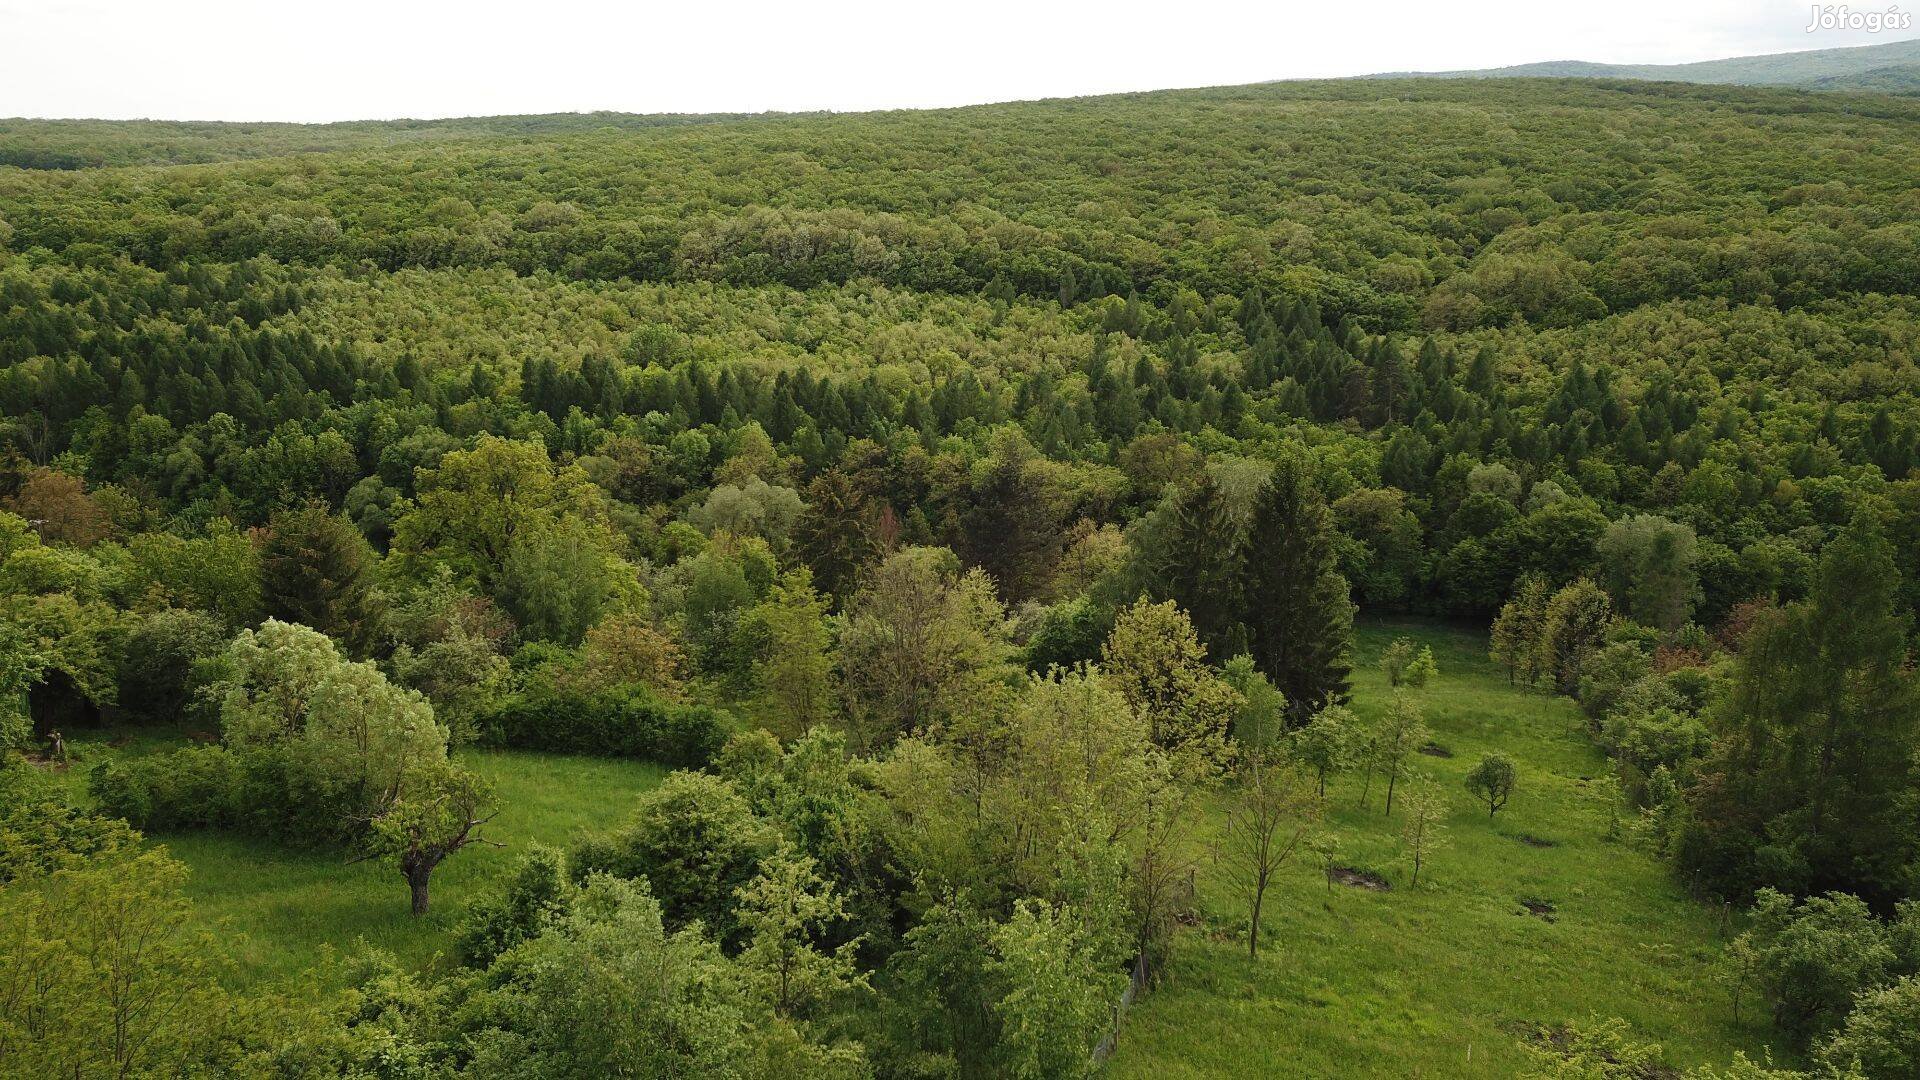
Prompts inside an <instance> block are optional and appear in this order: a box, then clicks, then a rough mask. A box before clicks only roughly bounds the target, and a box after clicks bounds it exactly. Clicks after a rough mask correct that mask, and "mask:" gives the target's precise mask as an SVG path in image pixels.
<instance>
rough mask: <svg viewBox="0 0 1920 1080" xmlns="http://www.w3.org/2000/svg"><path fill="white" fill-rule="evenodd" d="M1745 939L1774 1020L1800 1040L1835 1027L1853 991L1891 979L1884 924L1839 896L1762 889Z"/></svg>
mask: <svg viewBox="0 0 1920 1080" xmlns="http://www.w3.org/2000/svg"><path fill="white" fill-rule="evenodd" d="M1742 937H1743V938H1744V945H1743V949H1744V950H1745V951H1746V952H1747V953H1748V954H1749V955H1750V956H1751V958H1752V960H1751V964H1750V970H1751V972H1752V974H1753V978H1754V982H1755V983H1756V984H1757V986H1758V988H1759V990H1760V994H1761V996H1762V998H1763V999H1764V1000H1765V1001H1766V1002H1767V1003H1768V1005H1769V1006H1771V1008H1772V1010H1773V1019H1774V1023H1775V1024H1777V1025H1778V1026H1779V1027H1780V1029H1781V1030H1782V1031H1784V1032H1786V1033H1787V1034H1789V1035H1791V1036H1792V1037H1794V1038H1795V1039H1797V1040H1799V1041H1801V1042H1802V1043H1806V1042H1809V1041H1811V1040H1813V1039H1814V1038H1816V1037H1817V1036H1820V1035H1823V1034H1825V1033H1826V1032H1828V1031H1831V1030H1833V1029H1834V1028H1836V1027H1838V1026H1839V1025H1840V1024H1841V1022H1842V1021H1843V1020H1844V1019H1845V1017H1846V1015H1847V1011H1848V1010H1849V1009H1850V1008H1851V1007H1852V1005H1853V998H1854V995H1856V994H1858V993H1861V992H1862V991H1866V990H1871V989H1874V988H1876V987H1878V986H1881V985H1883V984H1884V983H1886V982H1888V981H1889V980H1890V979H1891V977H1892V972H1893V969H1894V966H1895V964H1896V963H1898V962H1899V957H1898V955H1897V954H1896V953H1895V952H1894V948H1893V941H1892V938H1891V936H1890V934H1889V933H1888V930H1887V928H1886V927H1885V926H1884V925H1882V924H1881V922H1880V920H1879V919H1877V918H1876V917H1875V916H1874V914H1873V912H1872V911H1870V910H1868V908H1867V905H1866V904H1864V903H1862V902H1861V901H1860V900H1859V899H1857V898H1855V897H1852V896H1848V895H1845V894H1843V893H1828V894H1826V895H1824V896H1812V897H1808V898H1807V899H1805V900H1801V901H1796V900H1795V899H1794V898H1792V897H1790V896H1787V895H1785V894H1784V893H1781V892H1778V891H1776V890H1774V889H1762V890H1761V891H1760V893H1759V895H1758V896H1756V897H1755V898H1754V905H1753V911H1752V916H1751V925H1750V927H1749V929H1748V930H1747V931H1746V932H1745V933H1744V934H1743V935H1742Z"/></svg>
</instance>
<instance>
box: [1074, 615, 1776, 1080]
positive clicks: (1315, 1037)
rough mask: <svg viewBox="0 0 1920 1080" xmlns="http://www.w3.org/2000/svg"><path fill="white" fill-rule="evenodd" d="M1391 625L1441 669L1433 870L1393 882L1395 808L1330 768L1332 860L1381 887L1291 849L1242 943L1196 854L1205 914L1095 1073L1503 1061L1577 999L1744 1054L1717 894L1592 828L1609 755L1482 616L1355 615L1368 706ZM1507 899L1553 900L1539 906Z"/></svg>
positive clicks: (1430, 1066) (1434, 716) (1228, 896)
mask: <svg viewBox="0 0 1920 1080" xmlns="http://www.w3.org/2000/svg"><path fill="white" fill-rule="evenodd" d="M1403 634H1404V635H1407V636H1412V637H1415V638H1417V639H1419V640H1420V641H1422V642H1425V643H1427V644H1429V645H1431V646H1432V647H1433V650H1434V654H1435V656H1436V657H1437V658H1438V660H1439V663H1440V670H1441V676H1440V678H1439V679H1438V680H1436V681H1435V682H1434V683H1433V684H1432V685H1430V686H1429V687H1428V688H1427V689H1426V690H1425V691H1423V693H1424V695H1425V700H1426V704H1427V709H1426V713H1427V723H1428V725H1429V726H1430V727H1431V728H1432V729H1433V732H1434V741H1435V742H1436V743H1437V744H1438V745H1439V746H1441V747H1444V748H1445V749H1447V750H1448V751H1450V752H1451V753H1452V754H1453V756H1452V757H1450V758H1443V757H1433V756H1422V757H1421V758H1420V760H1419V764H1420V767H1422V768H1423V769H1425V770H1426V771H1428V772H1429V773H1430V774H1431V775H1432V776H1434V778H1435V779H1436V780H1438V781H1439V782H1440V783H1441V784H1442V786H1443V787H1444V788H1445V790H1447V791H1448V792H1449V793H1451V794H1452V796H1453V799H1454V813H1453V814H1452V816H1451V818H1450V820H1449V822H1448V825H1449V830H1448V834H1447V835H1448V839H1449V844H1448V846H1447V847H1446V848H1445V849H1444V850H1442V851H1441V852H1439V854H1438V855H1437V856H1436V857H1435V858H1434V859H1433V861H1432V863H1431V866H1432V871H1431V872H1432V878H1431V881H1429V880H1428V878H1427V877H1426V875H1425V873H1423V875H1422V879H1421V884H1420V886H1419V887H1418V888H1417V889H1410V888H1408V887H1407V884H1406V882H1407V877H1408V869H1409V868H1408V867H1407V866H1406V865H1405V863H1404V862H1403V861H1402V859H1401V858H1400V843H1399V832H1400V818H1399V811H1398V808H1397V807H1396V810H1395V816H1394V819H1393V820H1392V821H1388V820H1387V819H1386V818H1384V817H1383V816H1382V814H1381V785H1380V784H1378V783H1376V784H1375V785H1374V788H1373V793H1372V799H1371V802H1370V804H1369V805H1368V806H1367V807H1366V808H1365V809H1361V808H1359V807H1358V805H1357V803H1358V799H1359V796H1360V790H1361V785H1360V781H1359V779H1358V778H1357V777H1354V778H1342V779H1341V780H1340V781H1339V782H1338V783H1337V784H1335V785H1333V786H1332V787H1330V789H1329V793H1328V795H1329V806H1330V815H1329V817H1330V822H1331V823H1332V824H1333V825H1334V826H1335V827H1336V829H1337V831H1338V833H1339V845H1340V862H1341V863H1342V864H1344V865H1347V866H1351V867H1355V868H1359V869H1363V870H1367V871H1372V872H1375V873H1378V874H1380V875H1381V876H1383V877H1385V878H1387V879H1388V880H1389V881H1390V882H1391V884H1392V886H1393V887H1392V889H1391V891H1385V892H1374V891H1368V890H1365V889H1359V888H1352V887H1348V886H1345V885H1340V884H1334V885H1332V886H1331V887H1329V886H1328V884H1327V882H1326V881H1325V879H1324V877H1323V875H1322V873H1321V872H1320V869H1319V867H1318V865H1317V864H1316V863H1315V862H1314V861H1313V860H1312V858H1311V857H1308V858H1305V859H1303V860H1301V861H1300V862H1298V863H1296V864H1294V865H1290V866H1289V867H1288V868H1287V869H1286V871H1285V872H1284V876H1283V879H1282V880H1281V881H1279V882H1277V883H1276V884H1275V885H1274V887H1273V889H1272V891H1270V892H1269V894H1268V899H1267V905H1268V914H1267V917H1266V921H1265V927H1266V928H1265V931H1264V932H1263V933H1262V935H1261V940H1262V951H1261V955H1260V957H1259V959H1258V960H1257V961H1253V960H1249V959H1248V957H1247V953H1246V944H1245V929H1244V927H1245V923H1244V920H1245V908H1244V905H1243V903H1242V901H1241V900H1240V899H1239V898H1238V896H1237V895H1235V893H1234V891H1233V888H1232V886H1231V884H1230V883H1229V882H1228V881H1227V880H1226V877H1225V874H1224V872H1223V870H1222V868H1220V867H1218V866H1215V865H1213V864H1212V862H1211V860H1210V859H1207V858H1203V860H1202V863H1201V874H1200V881H1199V887H1200V894H1201V897H1200V900H1201V909H1202V916H1203V917H1202V924H1201V925H1200V926H1199V927H1196V928H1194V929H1192V930H1190V931H1187V932H1186V933H1185V934H1184V935H1183V936H1182V939H1181V941H1180V944H1179V948H1178V950H1177V953H1176V957H1175V960H1174V963H1173V965H1172V969H1171V971H1170V972H1169V975H1168V978H1167V980H1166V982H1165V983H1164V984H1163V985H1162V986H1161V987H1160V989H1158V990H1157V991H1156V992H1155V993H1153V994H1151V995H1150V996H1148V997H1147V998H1146V999H1145V1001H1144V1002H1143V1003H1142V1004H1141V1005H1140V1006H1138V1007H1136V1008H1135V1010H1134V1011H1133V1012H1132V1014H1131V1015H1130V1016H1129V1018H1128V1021H1127V1025H1126V1028H1125V1031H1124V1032H1123V1033H1122V1036H1121V1040H1120V1049H1119V1052H1118V1053H1117V1054H1116V1055H1115V1057H1114V1059H1113V1066H1112V1070H1111V1071H1112V1074H1113V1075H1114V1076H1117V1077H1122V1078H1128V1077H1151V1078H1153V1080H1177V1078H1181V1077H1218V1076H1262V1077H1265V1076H1343V1077H1351V1076H1394V1077H1409V1076H1419V1077H1442V1076H1445V1077H1453V1076H1458V1077H1486V1076H1508V1075H1514V1074H1515V1073H1517V1072H1518V1071H1519V1070H1520V1069H1521V1068H1523V1067H1524V1065H1525V1062H1526V1057H1525V1054H1524V1051H1523V1050H1522V1048H1521V1045H1520V1039H1519V1035H1518V1034H1517V1033H1518V1032H1519V1031H1520V1030H1522V1029H1523V1025H1526V1024H1530V1023H1545V1024H1558V1023H1563V1022H1566V1021H1568V1020H1580V1019H1584V1018H1587V1017H1589V1016H1602V1017H1605V1016H1618V1017H1621V1018H1623V1019H1625V1020H1626V1021H1628V1022H1629V1023H1630V1024H1632V1025H1633V1027H1634V1029H1635V1030H1636V1032H1638V1033H1639V1035H1640V1036H1642V1037H1644V1038H1648V1039H1651V1040H1654V1041H1657V1042H1660V1043H1661V1044H1663V1045H1664V1046H1665V1047H1666V1049H1667V1053H1668V1057H1669V1059H1670V1060H1671V1061H1673V1062H1674V1063H1675V1064H1679V1065H1692V1064H1698V1063H1704V1062H1708V1061H1721V1062H1724V1061H1725V1060H1726V1059H1728V1058H1730V1057H1731V1056H1732V1054H1733V1052H1734V1051H1735V1050H1746V1051H1747V1052H1748V1053H1749V1054H1754V1053H1756V1052H1757V1051H1758V1050H1759V1049H1760V1047H1761V1046H1762V1043H1763V1035H1764V1034H1765V1032H1764V1029H1763V1028H1762V1027H1760V1026H1758V1025H1736V1024H1735V1023H1734V1020H1733V1016H1732V1010H1731V1007H1730V1004H1729V1002H1728V997H1727V994H1726V993H1725V991H1724V990H1722V989H1721V988H1720V987H1719V986H1718V985H1717V984H1716V983H1715V982H1714V980H1713V978H1712V973H1711V965H1712V964H1713V962H1714V959H1715V958H1716V956H1717V955H1718V953H1719V950H1720V948H1721V941H1722V928H1721V923H1720V917H1719V914H1718V913H1717V912H1716V911H1714V910H1712V909H1709V908H1707V907H1705V906H1703V905H1701V904H1698V903H1696V902H1695V901H1693V900H1691V899H1689V898H1688V897H1687V896H1686V895H1685V893H1684V892H1683V891H1682V890H1681V889H1680V888H1679V887H1678V886H1677V885H1676V884H1675V882H1674V881H1673V878H1672V876H1671V873H1670V871H1669V870H1668V868H1667V867H1665V866H1664V865H1662V864H1660V863H1658V862H1656V861H1655V860H1654V859H1653V858H1651V857H1650V856H1648V855H1647V854H1645V853H1643V852H1641V851H1638V850H1636V849H1634V848H1632V847H1631V846H1629V845H1627V844H1625V843H1617V842H1608V841H1607V840H1606V839H1604V834H1605V832H1606V824H1607V817H1608V811H1607V807H1606V804H1605V802H1604V801H1603V799H1602V798H1601V792H1602V790H1603V789H1602V787H1601V786H1600V785H1598V784H1594V783H1591V782H1590V780H1589V778H1593V777H1599V776H1602V775H1604V771H1605V769H1606V763H1605V760H1604V759H1603V757H1602V756H1601V755H1600V753H1599V752H1598V751H1597V750H1596V749H1595V748H1594V747H1593V746H1592V744H1591V743H1590V742H1589V741H1588V740H1587V738H1586V736H1585V735H1584V733H1583V732H1582V730H1581V728H1580V719H1579V715H1578V711H1577V710H1576V709H1575V708H1574V706H1573V705H1572V704H1571V703H1570V702H1568V701H1566V700H1565V699H1559V698H1553V697H1549V696H1548V695H1545V694H1542V693H1529V692H1526V691H1523V690H1514V689H1511V688H1509V687H1508V686H1507V683H1506V678H1505V675H1504V673H1502V672H1500V671H1498V670H1496V669H1495V668H1494V667H1493V665H1492V664H1490V663H1489V662H1488V660H1487V659H1486V653H1485V639H1484V637H1482V636H1480V635H1477V634H1472V633H1468V632H1465V631H1458V630H1451V629H1442V628H1435V627H1433V626H1431V625H1425V624H1404V625H1401V624H1374V625H1371V626H1368V627H1365V628H1363V629H1362V630H1361V631H1360V633H1359V635H1358V642H1357V649H1356V654H1357V655H1356V669H1357V670H1356V678H1355V684H1356V688H1355V708H1356V709H1357V710H1359V711H1362V712H1370V711H1373V710H1377V709H1379V708H1381V707H1382V706H1383V705H1384V703H1385V701H1386V699H1387V694H1388V690H1387V687H1386V680H1385V678H1384V677H1383V676H1382V675H1381V674H1380V673H1379V672H1378V670H1377V669H1376V668H1375V667H1374V666H1373V665H1374V662H1375V660H1376V658H1377V657H1378V655H1379V652H1380V650H1381V649H1382V648H1383V647H1384V646H1385V645H1386V644H1387V643H1388V642H1389V641H1391V640H1392V639H1393V638H1395V637H1397V636H1400V635H1403ZM1495 750H1498V751H1501V752H1504V753H1506V754H1507V755H1509V756H1510V757H1512V758H1513V759H1514V761H1515V762H1516V764H1518V766H1519V768H1520V781H1519V787H1518V789H1517V791H1516V793H1515V795H1514V797H1513V801H1512V802H1511V803H1510V804H1509V805H1508V807H1507V808H1506V809H1505V810H1503V811H1501V812H1500V814H1499V817H1498V818H1497V820H1494V821H1491V822H1489V821H1488V820H1487V813H1486V808H1485V806H1484V804H1483V805H1480V806H1479V807H1478V808H1477V809H1476V808H1475V804H1474V801H1473V797H1472V796H1471V795H1470V794H1469V793H1468V792H1467V790H1466V788H1465V786H1464V778H1465V776H1466V773H1467V771H1468V770H1470V769H1471V768H1472V767H1473V766H1474V764H1475V763H1477V762H1478V761H1479V759H1480V755H1482V754H1483V753H1487V752H1491V751H1495ZM1216 820H1217V819H1216ZM1522 836H1528V837H1532V838H1534V839H1536V840H1544V841H1549V842H1551V844H1552V846H1551V847H1544V846H1534V845H1532V844H1529V843H1527V842H1525V841H1523V840H1522V839H1521V837H1522ZM1213 841H1214V837H1212V836H1208V837H1207V838H1206V842H1207V843H1208V844H1209V846H1211V844H1212V843H1213ZM1525 900H1535V901H1545V902H1547V903H1550V904H1552V905H1553V907H1554V911H1553V912H1552V921H1548V920H1547V919H1545V918H1542V917H1540V916H1538V915H1535V914H1532V913H1530V912H1529V911H1528V910H1527V908H1526V907H1525V906H1524V905H1523V903H1522V901H1525Z"/></svg>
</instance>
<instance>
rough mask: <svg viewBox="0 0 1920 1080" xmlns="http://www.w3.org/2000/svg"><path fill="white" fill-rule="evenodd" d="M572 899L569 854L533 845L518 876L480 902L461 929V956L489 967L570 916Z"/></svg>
mask: <svg viewBox="0 0 1920 1080" xmlns="http://www.w3.org/2000/svg"><path fill="white" fill-rule="evenodd" d="M572 901H573V885H572V883H570V882H569V881H568V880H567V866H566V857H565V856H564V855H562V854H561V853H560V852H558V851H555V850H554V849H553V848H550V847H546V846H545V845H542V844H533V845H530V846H529V847H528V848H527V853H526V854H525V855H522V856H521V857H520V862H519V863H518V865H516V866H515V867H514V871H513V876H512V877H509V878H508V879H507V880H506V883H505V884H504V885H503V886H502V887H501V888H499V889H498V890H497V891H495V892H494V893H492V894H491V895H488V896H484V897H482V898H480V899H479V900H478V901H476V902H475V903H474V905H473V908H472V910H471V911H470V912H469V913H468V915H467V921H466V923H465V924H464V925H462V926H461V928H460V938H459V941H460V954H461V955H462V956H464V957H466V960H467V962H468V963H470V964H474V965H476V966H481V967H484V966H485V965H487V964H490V963H492V962H493V959H494V957H497V956H499V955H500V954H501V953H503V952H506V951H507V950H508V949H511V948H513V947H514V946H515V945H518V944H520V943H521V942H522V941H525V940H527V939H528V938H531V937H533V936H535V935H537V934H539V933H540V931H542V930H544V929H545V928H546V926H547V923H548V922H550V921H551V920H552V919H553V918H554V917H555V916H558V915H564V914H566V912H567V908H568V907H569V906H570V905H571V903H572Z"/></svg>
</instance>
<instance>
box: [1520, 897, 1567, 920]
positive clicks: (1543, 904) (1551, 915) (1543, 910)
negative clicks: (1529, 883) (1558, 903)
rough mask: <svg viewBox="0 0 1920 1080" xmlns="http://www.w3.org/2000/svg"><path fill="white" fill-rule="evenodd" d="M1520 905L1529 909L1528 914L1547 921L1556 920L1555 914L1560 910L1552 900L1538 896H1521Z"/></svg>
mask: <svg viewBox="0 0 1920 1080" xmlns="http://www.w3.org/2000/svg"><path fill="white" fill-rule="evenodd" d="M1520 906H1521V907H1523V908H1526V909H1527V914H1529V915H1531V916H1533V917H1534V918H1536V919H1541V920H1544V921H1546V922H1554V921H1555V914H1556V913H1557V912H1558V911H1559V909H1558V908H1556V907H1554V906H1553V904H1552V903H1551V902H1550V901H1546V900H1542V899H1540V898H1539V897H1537V896H1523V897H1521V898H1520Z"/></svg>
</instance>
